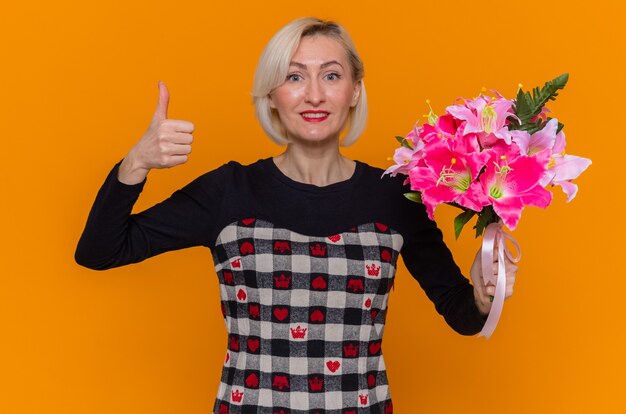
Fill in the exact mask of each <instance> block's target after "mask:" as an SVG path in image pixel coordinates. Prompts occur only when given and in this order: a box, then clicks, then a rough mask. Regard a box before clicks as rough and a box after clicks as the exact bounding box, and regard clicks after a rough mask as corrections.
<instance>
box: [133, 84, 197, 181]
mask: <svg viewBox="0 0 626 414" xmlns="http://www.w3.org/2000/svg"><path fill="white" fill-rule="evenodd" d="M169 100H170V95H169V91H168V90H167V86H165V84H164V83H163V82H161V81H159V99H158V101H157V107H156V111H155V112H154V116H153V117H152V121H151V122H150V126H149V127H148V130H147V131H146V132H145V133H144V135H143V137H141V139H140V140H139V142H137V144H136V145H135V146H134V147H133V148H132V149H131V151H130V153H129V155H131V156H132V158H133V164H134V166H135V167H136V168H138V169H144V170H148V171H149V170H150V169H152V168H170V167H174V166H176V165H179V164H183V163H185V162H187V160H188V159H189V154H190V153H191V143H192V142H193V136H192V135H191V134H192V133H193V131H194V125H193V124H192V123H191V122H189V121H183V120H176V119H168V118H167V107H168V104H169Z"/></svg>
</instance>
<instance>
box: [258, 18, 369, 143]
mask: <svg viewBox="0 0 626 414" xmlns="http://www.w3.org/2000/svg"><path fill="white" fill-rule="evenodd" d="M315 35H321V36H328V37H330V38H332V39H334V40H336V41H337V42H339V44H341V46H343V48H344V49H345V51H346V53H347V55H348V60H349V62H350V66H351V67H352V80H353V81H354V82H359V83H360V87H361V91H360V95H359V97H358V100H357V103H356V105H355V106H354V107H352V108H350V113H349V115H348V120H347V122H346V124H349V125H350V127H349V128H348V131H347V132H346V134H345V136H344V138H343V139H342V140H341V142H340V145H342V146H344V147H347V146H349V145H352V144H353V143H354V142H355V141H356V139H357V138H358V137H359V136H360V135H361V133H362V132H363V130H364V129H365V123H366V121H367V96H366V94H365V85H364V84H363V74H364V71H363V62H362V61H361V58H360V57H359V54H358V53H357V51H356V48H355V46H354V43H353V42H352V39H351V38H350V35H349V34H348V32H347V31H346V30H345V29H344V28H343V27H342V26H341V25H339V24H337V23H335V22H331V21H323V20H320V19H317V18H314V17H304V18H300V19H296V20H294V21H292V22H291V23H289V24H287V25H286V26H284V27H283V28H282V29H280V30H279V31H278V32H277V33H276V34H275V35H274V37H272V39H271V40H270V41H269V43H268V44H267V45H266V46H265V49H263V53H261V57H260V58H259V63H258V64H257V67H256V73H255V75H254V86H253V89H252V96H253V103H254V108H255V113H256V117H257V119H258V120H259V122H260V123H261V127H262V128H263V131H265V133H266V134H267V135H268V136H269V137H270V138H271V139H272V141H274V142H276V143H277V144H278V145H287V144H288V143H289V140H288V139H287V137H286V136H285V135H286V134H285V129H284V127H283V124H282V122H281V121H280V118H279V117H278V113H277V112H276V111H275V110H273V109H272V108H271V107H270V98H269V95H270V93H271V92H272V91H273V90H274V89H275V88H277V87H278V86H280V85H282V84H283V83H284V82H285V78H286V77H287V73H288V71H289V64H290V62H291V58H292V57H293V55H294V54H295V52H296V49H297V48H298V46H299V45H300V40H301V39H302V38H303V37H306V36H315Z"/></svg>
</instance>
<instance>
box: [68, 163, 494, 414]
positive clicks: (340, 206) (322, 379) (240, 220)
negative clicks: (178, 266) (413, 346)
mask: <svg viewBox="0 0 626 414" xmlns="http://www.w3.org/2000/svg"><path fill="white" fill-rule="evenodd" d="M120 164H121V160H120V162H118V163H117V164H116V165H115V166H114V167H113V169H112V170H111V172H110V173H109V175H108V177H107V179H106V180H105V182H104V184H103V185H102V187H101V188H100V191H99V192H98V195H97V197H96V200H95V201H94V204H93V206H92V209H91V211H90V213H89V217H88V219H87V223H86V226H85V230H84V231H83V234H82V235H81V239H80V240H79V243H78V246H77V249H76V254H75V258H76V261H77V262H78V263H79V264H81V265H83V266H86V267H89V268H92V269H98V270H103V269H109V268H112V267H117V266H122V265H126V264H130V263H137V262H140V261H142V260H145V259H147V258H149V257H151V256H154V255H157V254H161V253H164V252H167V251H171V250H177V249H182V248H187V247H192V246H205V247H208V248H209V249H210V250H211V254H212V258H213V262H214V265H215V270H216V273H217V277H218V279H219V283H220V296H221V298H220V299H221V310H222V316H223V319H224V322H225V324H226V330H227V343H226V348H227V350H226V353H225V357H224V366H223V368H222V375H221V382H220V386H219V389H218V391H217V396H216V399H215V403H214V405H213V413H214V414H240V413H255V414H256V413H267V414H300V413H326V414H347V413H364V414H365V413H368V414H374V413H377V414H378V413H380V414H388V413H392V412H393V405H392V401H391V394H390V391H389V382H388V379H387V374H386V369H385V362H384V359H383V355H382V339H383V330H384V326H385V319H386V314H387V303H388V299H389V293H390V289H391V288H392V286H393V281H394V277H395V272H396V263H397V260H398V257H399V256H400V255H401V256H402V258H403V261H404V263H405V265H406V267H407V269H408V270H409V272H410V273H411V275H412V276H413V277H414V278H415V279H416V280H417V281H418V282H419V285H420V287H421V288H422V289H423V290H424V291H425V293H426V295H427V296H428V297H429V298H430V299H431V300H432V302H433V303H434V305H435V309H436V310H437V312H438V313H439V314H441V315H442V316H443V317H444V318H445V320H446V322H447V323H448V324H449V325H450V326H451V327H452V328H453V329H455V330H456V331H457V332H459V333H461V334H464V335H473V334H475V333H477V332H479V331H480V329H481V328H482V326H483V324H484V321H485V318H484V317H482V316H481V315H480V314H479V312H478V309H477V308H476V305H475V303H474V297H473V289H472V287H471V285H470V284H469V282H468V280H467V279H466V278H465V277H464V276H463V275H462V274H461V272H460V270H459V268H458V267H457V266H456V264H455V263H454V260H453V259H452V255H451V254H450V251H449V250H448V249H447V247H446V246H445V244H444V243H443V239H442V234H441V232H440V231H439V230H438V229H437V227H436V225H435V224H434V223H433V222H432V221H430V220H429V219H428V218H427V216H426V213H425V209H424V208H423V206H421V205H418V204H416V203H412V202H410V201H408V200H406V199H405V198H404V197H403V196H402V193H403V192H404V191H406V188H404V186H403V182H402V181H403V180H402V178H400V177H397V178H390V177H385V178H384V179H381V174H382V170H380V169H378V168H373V167H370V166H368V165H367V164H364V163H361V162H358V161H357V168H356V170H355V173H354V175H353V176H352V177H351V178H350V179H349V180H347V181H344V182H341V183H336V184H332V185H329V186H326V187H316V186H313V185H309V184H303V183H299V182H296V181H293V180H291V179H289V178H288V177H286V176H285V175H283V174H282V173H281V172H280V170H278V168H277V167H276V165H275V164H274V163H273V161H272V159H271V158H267V159H263V160H259V161H257V162H256V163H253V164H250V165H247V166H243V165H241V164H238V163H235V162H231V163H228V164H225V165H224V166H222V167H220V168H218V169H216V170H213V171H211V172H208V173H206V174H204V175H202V176H200V177H198V178H197V179H195V180H194V181H192V182H191V183H189V184H188V185H186V186H185V187H183V188H181V189H179V190H177V191H176V192H174V193H173V194H172V195H171V196H170V197H169V198H168V199H166V200H164V201H162V202H161V203H158V204H156V205H154V206H152V207H150V208H149V209H147V210H144V211H142V212H140V213H136V214H131V211H132V208H133V205H134V203H135V202H136V200H137V198H138V197H139V194H140V193H141V191H142V189H143V186H144V184H145V183H146V181H144V182H142V183H139V184H135V185H126V184H123V183H121V182H119V181H118V180H117V171H118V169H119V165H120Z"/></svg>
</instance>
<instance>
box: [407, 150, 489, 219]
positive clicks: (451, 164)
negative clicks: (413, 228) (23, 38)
mask: <svg viewBox="0 0 626 414" xmlns="http://www.w3.org/2000/svg"><path fill="white" fill-rule="evenodd" d="M452 142H454V141H452ZM424 151H425V152H427V157H426V158H425V162H424V164H423V165H418V166H416V167H415V168H413V169H411V170H410V171H409V178H410V182H411V189H412V190H415V191H420V192H421V194H422V203H424V205H425V206H426V211H427V213H428V216H429V217H430V218H431V219H433V218H434V212H435V207H436V206H437V205H438V204H441V203H450V202H454V203H457V204H459V205H461V206H463V207H466V208H469V209H471V210H474V211H480V210H482V208H483V207H484V206H486V205H488V204H489V200H488V198H487V197H485V195H484V193H483V191H482V188H481V186H480V184H479V182H478V181H477V180H476V177H477V176H478V173H479V172H480V170H481V169H482V168H483V167H484V165H485V163H486V161H487V159H488V157H489V154H486V153H484V152H482V153H481V152H475V153H465V152H459V151H457V150H456V149H451V148H450V146H449V145H448V142H447V141H445V140H439V141H432V142H431V143H429V144H428V145H427V147H426V148H425V150H424Z"/></svg>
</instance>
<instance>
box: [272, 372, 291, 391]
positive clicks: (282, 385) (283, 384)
mask: <svg viewBox="0 0 626 414" xmlns="http://www.w3.org/2000/svg"><path fill="white" fill-rule="evenodd" d="M272 387H273V388H278V389H279V390H280V391H283V390H285V389H289V379H288V378H287V375H284V374H283V375H279V374H274V380H273V381H272Z"/></svg>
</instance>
